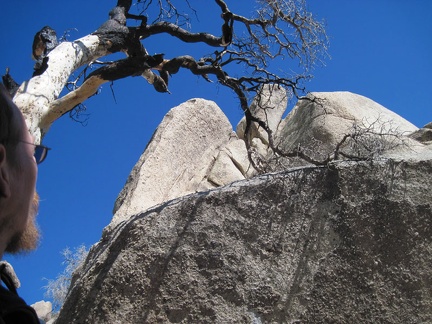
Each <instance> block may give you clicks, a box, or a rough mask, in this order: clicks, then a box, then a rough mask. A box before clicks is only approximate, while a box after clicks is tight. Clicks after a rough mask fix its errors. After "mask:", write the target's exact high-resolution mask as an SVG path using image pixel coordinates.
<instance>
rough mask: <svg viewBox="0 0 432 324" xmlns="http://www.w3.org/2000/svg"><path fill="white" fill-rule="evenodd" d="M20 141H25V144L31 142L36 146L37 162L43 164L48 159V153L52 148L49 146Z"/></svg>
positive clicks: (35, 156) (35, 155)
mask: <svg viewBox="0 0 432 324" xmlns="http://www.w3.org/2000/svg"><path fill="white" fill-rule="evenodd" d="M19 142H21V143H25V144H30V145H33V146H34V147H35V151H34V158H35V160H36V163H37V164H41V163H42V162H43V161H44V160H45V159H46V157H47V155H48V151H49V150H51V149H50V148H49V147H46V146H43V145H38V144H33V143H29V142H26V141H19Z"/></svg>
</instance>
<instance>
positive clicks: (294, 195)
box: [57, 161, 432, 324]
mask: <svg viewBox="0 0 432 324" xmlns="http://www.w3.org/2000/svg"><path fill="white" fill-rule="evenodd" d="M431 190H432V162H431V161H420V162H416V163H414V162H400V163H396V162H392V161H387V162H373V163H365V162H359V163H354V162H350V163H348V162H342V163H336V164H332V165H330V166H326V167H305V168H297V169H292V170H288V171H285V172H280V173H274V174H266V175H262V176H259V177H255V178H252V179H249V180H243V181H239V182H235V183H233V184H231V185H229V186H225V187H222V188H218V189H213V190H210V191H206V192H202V193H196V194H191V195H189V196H186V197H183V198H179V199H176V200H171V201H168V202H165V203H164V204H162V205H159V206H157V207H154V208H151V209H149V210H147V211H146V212H144V213H141V214H138V215H136V216H134V217H131V218H130V219H128V220H127V221H124V222H122V223H120V224H118V225H117V226H116V227H115V228H114V230H113V231H112V232H111V235H109V236H106V237H105V238H104V239H103V240H101V241H100V242H99V243H98V244H96V245H95V246H94V247H93V248H92V249H91V251H90V254H89V256H88V258H87V262H86V264H85V265H84V266H83V270H82V272H81V275H80V277H75V278H74V280H73V283H72V289H71V290H70V292H69V295H68V298H67V300H66V302H65V304H64V306H63V308H62V310H61V312H60V316H59V318H58V320H57V323H58V324H62V323H156V322H161V323H198V322H199V323H251V322H255V323H257V322H262V323H289V322H301V323H324V322H336V323H344V322H352V323H366V322H367V323H395V322H399V323H400V322H405V323H407V322H410V323H420V322H429V321H430V320H431V318H432V280H431V274H430V264H431V263H432V218H431V215H432V199H431V197H432V192H431Z"/></svg>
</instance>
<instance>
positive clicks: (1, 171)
mask: <svg viewBox="0 0 432 324" xmlns="http://www.w3.org/2000/svg"><path fill="white" fill-rule="evenodd" d="M9 196H10V186H9V170H8V164H7V161H6V148H5V146H4V145H3V144H0V197H5V198H7V197H9Z"/></svg>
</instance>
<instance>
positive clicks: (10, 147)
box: [0, 83, 19, 159]
mask: <svg viewBox="0 0 432 324" xmlns="http://www.w3.org/2000/svg"><path fill="white" fill-rule="evenodd" d="M11 101H12V98H11V97H10V95H9V93H8V91H7V90H6V88H5V87H4V86H3V84H2V83H0V144H3V145H4V146H5V147H6V151H7V153H9V154H8V157H9V159H10V158H13V156H14V147H15V145H14V144H15V141H16V140H18V136H19V129H18V127H17V125H16V122H14V116H15V114H16V112H15V111H14V108H13V106H12V105H11Z"/></svg>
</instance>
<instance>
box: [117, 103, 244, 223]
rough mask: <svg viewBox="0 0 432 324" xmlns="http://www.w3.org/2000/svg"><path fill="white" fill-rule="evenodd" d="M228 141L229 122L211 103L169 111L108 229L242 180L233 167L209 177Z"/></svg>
mask: <svg viewBox="0 0 432 324" xmlns="http://www.w3.org/2000/svg"><path fill="white" fill-rule="evenodd" d="M233 137H234V138H236V136H235V134H234V133H233V131H232V126H231V123H230V122H229V120H228V118H227V117H226V116H225V114H224V113H223V112H222V111H221V110H220V108H219V107H218V106H217V105H216V104H215V103H214V102H213V101H208V100H204V99H191V100H189V101H187V102H185V103H183V104H181V105H179V106H178V107H175V108H173V109H171V110H170V111H169V112H168V113H167V114H166V116H165V117H164V119H163V121H162V122H161V124H160V125H159V126H158V128H157V130H156V132H155V133H154V135H153V137H152V139H151V140H150V142H149V144H148V145H147V148H146V149H145V151H144V153H143V154H142V155H141V157H140V159H139V161H138V162H137V163H136V165H135V166H134V168H133V170H132V172H131V174H130V175H129V178H128V180H127V182H126V185H125V187H124V188H123V190H122V191H121V192H120V194H119V196H118V198H117V201H116V203H115V206H114V217H113V219H112V222H111V224H110V228H111V227H113V226H114V225H116V224H117V223H119V222H121V221H122V220H124V219H127V218H129V217H130V216H131V215H133V214H136V213H138V212H142V211H144V210H146V209H147V208H149V207H152V206H154V205H157V204H160V203H162V202H164V201H167V200H170V199H173V198H177V197H181V196H183V195H186V194H188V193H192V192H196V191H203V190H208V189H211V188H215V187H216V186H220V185H223V184H227V183H229V182H232V181H234V180H239V179H244V178H245V177H244V176H243V175H242V174H241V172H239V171H238V170H236V168H235V165H232V166H233V170H231V169H228V168H225V172H224V173H222V172H220V174H219V176H220V177H219V178H218V177H216V176H215V174H214V173H213V177H210V181H209V179H208V173H209V170H210V171H211V169H212V166H213V165H214V161H215V160H216V159H217V157H218V155H220V151H223V148H224V146H225V145H226V144H228V143H229V142H230V141H232V139H233ZM243 154H244V155H246V149H244V153H243ZM224 181H228V182H224Z"/></svg>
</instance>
